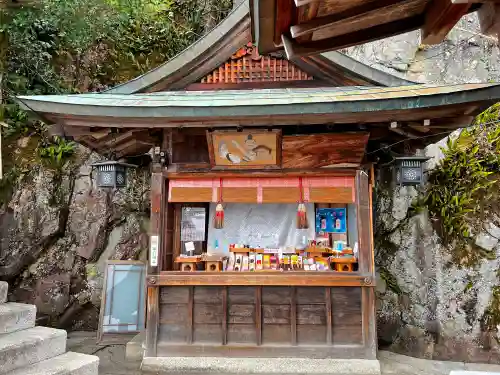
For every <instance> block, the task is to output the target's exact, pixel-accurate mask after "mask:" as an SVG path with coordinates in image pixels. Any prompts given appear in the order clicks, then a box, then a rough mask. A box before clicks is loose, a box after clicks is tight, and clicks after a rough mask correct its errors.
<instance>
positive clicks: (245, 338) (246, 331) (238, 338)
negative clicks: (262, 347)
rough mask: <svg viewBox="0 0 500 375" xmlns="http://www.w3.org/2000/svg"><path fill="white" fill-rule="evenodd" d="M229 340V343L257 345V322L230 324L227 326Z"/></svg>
mask: <svg viewBox="0 0 500 375" xmlns="http://www.w3.org/2000/svg"><path fill="white" fill-rule="evenodd" d="M227 342H228V343H229V344H230V343H235V344H247V345H249V344H250V345H256V343H257V335H256V332H255V324H229V325H228V327H227Z"/></svg>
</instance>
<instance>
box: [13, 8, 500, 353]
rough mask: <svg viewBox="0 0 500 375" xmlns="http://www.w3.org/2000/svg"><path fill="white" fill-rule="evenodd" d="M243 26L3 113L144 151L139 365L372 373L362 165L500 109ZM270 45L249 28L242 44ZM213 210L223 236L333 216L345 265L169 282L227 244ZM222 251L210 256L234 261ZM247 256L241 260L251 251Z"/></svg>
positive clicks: (369, 175) (220, 29) (491, 92)
mask: <svg viewBox="0 0 500 375" xmlns="http://www.w3.org/2000/svg"><path fill="white" fill-rule="evenodd" d="M278 2H279V3H280V1H278ZM260 3H264V2H262V1H261V2H259V1H257V0H254V1H253V8H252V7H251V9H253V10H252V12H254V11H256V10H258V11H259V14H262V13H261V10H262V8H258V7H257V6H258V5H259V4H260ZM270 3H273V2H270ZM297 3H298V4H296V5H295V6H296V7H302V6H303V5H304V6H305V5H307V4H309V5H308V6H313V5H314V3H312V2H308V1H297ZM306 3H307V4H306ZM393 3H399V2H393ZM417 3H418V1H417ZM370 4H371V3H370ZM424 5H425V4H424ZM418 6H419V7H422V5H418ZM277 9H278V10H279V9H281V8H279V7H278V8H277ZM419 9H420V8H419ZM344 12H346V11H344ZM251 14H252V17H253V18H251ZM255 17H256V16H255V15H253V13H250V12H249V5H248V4H247V3H242V4H241V5H240V6H238V7H237V8H236V9H234V10H233V12H232V13H231V14H230V15H229V17H228V18H227V19H225V20H224V21H223V22H222V23H221V24H220V25H218V26H217V28H215V29H214V30H213V31H212V32H211V33H209V34H207V35H206V36H205V37H204V38H202V39H200V40H199V41H198V42H196V43H194V44H193V45H192V46H191V47H189V48H188V49H187V50H185V51H183V52H182V53H181V54H179V55H178V56H176V57H174V58H173V59H172V60H171V61H169V62H167V63H165V64H163V65H161V66H159V67H158V68H156V69H154V70H152V71H151V72H148V73H146V74H145V75H143V76H140V77H137V78H136V79H134V80H132V81H129V82H126V83H125V84H122V85H119V86H117V87H115V88H113V89H110V90H108V91H107V92H103V93H89V94H79V95H54V96H21V97H19V98H18V102H19V104H20V105H21V106H23V107H24V108H25V109H26V110H29V111H34V112H36V113H37V114H38V115H39V116H42V117H43V119H44V120H45V121H46V122H47V123H48V124H51V125H52V127H51V129H52V131H53V132H54V133H55V134H60V135H64V136H67V137H72V138H73V139H75V140H76V141H78V142H80V143H81V144H83V145H86V146H87V147H90V148H91V149H93V150H95V151H96V152H98V153H101V154H103V155H107V153H108V152H109V150H112V151H113V152H114V153H115V155H116V157H118V158H124V159H126V158H127V157H128V156H132V155H137V154H141V153H146V152H148V151H150V150H152V155H153V164H152V168H151V228H150V236H151V248H150V258H149V264H148V274H147V280H146V281H147V319H146V325H147V328H146V343H145V347H146V349H145V363H151V362H147V361H153V362H154V360H155V359H158V358H168V357H198V356H209V357H210V356H211V357H225V358H229V357H256V358H318V359H319V358H323V359H331V358H337V359H345V360H348V359H353V358H357V359H366V360H371V361H373V360H375V359H376V350H377V341H376V320H375V294H374V288H375V267H374V253H373V229H372V225H373V223H372V204H373V202H372V189H373V185H374V183H375V181H374V164H373V163H374V162H375V161H376V159H377V158H378V157H379V156H381V155H382V156H383V154H386V153H387V150H390V152H392V153H395V154H402V153H403V152H404V151H405V150H406V149H408V148H411V149H416V148H423V147H425V146H426V145H427V144H429V143H432V142H435V141H437V140H439V139H441V138H443V137H444V136H445V134H446V133H449V132H452V131H454V130H455V129H458V128H460V127H464V126H468V125H470V124H471V122H472V120H473V118H474V116H475V115H477V114H478V113H480V111H482V110H484V109H486V108H487V107H488V106H490V105H491V104H493V103H495V102H497V101H498V100H499V99H500V86H498V85H495V84H490V83H485V84H462V85H450V86H433V85H418V84H415V83H413V82H408V81H404V80H401V79H399V78H397V77H394V76H391V75H389V74H386V73H383V72H380V71H377V70H375V69H372V68H370V67H368V66H366V65H363V64H361V63H359V62H356V61H354V60H352V59H349V58H347V57H346V56H344V55H342V54H340V53H338V52H328V53H322V54H317V55H313V56H309V55H301V56H298V57H297V58H294V59H292V60H289V59H287V57H286V54H284V53H283V51H276V50H275V48H274V47H273V48H272V49H273V51H272V52H270V53H268V54H261V53H259V52H258V50H257V49H256V48H255V44H254V43H253V42H252V27H251V21H253V22H254V25H253V28H254V29H255V28H257V29H258V28H259V27H260V26H259V23H257V24H256V23H255V22H257V20H256V19H255ZM259 22H261V23H262V20H260V21H259ZM270 22H271V23H272V20H271V21H270ZM260 25H261V24H260ZM257 29H256V30H257ZM273 30H274V29H273ZM254 33H255V30H254ZM275 35H276V34H275V33H274V32H271V31H266V29H263V31H262V30H261V31H260V34H259V38H258V39H257V43H261V42H262V40H263V39H265V38H268V37H270V38H271V39H273V38H274V37H275ZM259 50H260V51H262V50H261V49H260V44H259ZM222 202H223V203H224V205H226V207H225V209H226V211H227V215H228V216H227V220H228V223H229V222H230V221H229V220H230V215H231V214H230V213H231V212H234V211H231V209H234V210H237V209H238V207H243V206H238V205H247V206H251V207H252V209H254V210H260V209H262V207H263V206H265V205H269V204H271V205H275V206H272V207H274V208H273V209H274V212H277V211H279V210H281V209H283V212H285V209H286V207H290V205H292V206H294V207H296V205H297V203H298V202H303V203H304V204H307V205H308V207H309V208H308V210H311V211H310V212H309V214H310V216H313V217H314V214H315V212H320V211H319V210H321V209H327V211H325V212H330V211H328V210H329V209H330V210H336V209H340V210H341V211H340V212H346V213H347V215H348V217H347V219H346V220H347V221H348V222H347V223H345V226H346V227H347V228H345V231H344V232H343V233H338V234H335V233H332V234H331V235H329V236H327V237H326V240H327V241H329V243H330V245H331V246H333V243H335V244H338V243H347V242H349V243H350V244H351V245H352V247H353V248H355V249H356V253H355V254H356V259H355V261H356V266H355V267H354V268H349V271H348V272H340V271H339V270H338V269H337V268H336V269H328V270H322V271H312V270H310V269H309V265H308V268H307V269H306V268H300V267H298V269H295V270H288V268H287V270H283V271H278V270H277V269H273V268H270V269H267V270H266V271H264V270H262V272H259V271H258V270H254V272H251V271H246V270H243V271H240V269H239V268H238V269H235V268H234V267H233V268H230V267H227V268H225V269H224V270H223V271H219V270H215V271H211V270H210V269H208V268H206V269H204V268H203V266H198V265H196V266H195V267H194V268H190V271H189V272H187V268H185V269H186V271H185V272H183V271H181V264H182V259H184V262H186V259H187V258H183V256H185V253H186V252H187V253H189V252H196V254H197V255H199V257H200V259H196V260H194V263H195V264H198V263H201V262H202V258H203V256H206V255H207V253H209V252H211V251H213V250H214V249H215V250H221V249H219V246H220V244H223V243H226V242H227V241H229V240H227V238H224V237H216V240H215V241H212V240H211V239H213V238H214V236H220V235H221V233H225V232H223V231H222V229H220V228H214V226H213V225H212V218H213V217H214V207H215V204H216V203H222ZM287 205H288V206H287ZM193 208H196V209H199V210H202V212H204V214H203V216H202V217H204V218H205V221H204V223H205V227H204V228H202V230H201V232H202V234H200V236H199V237H195V239H194V240H193V239H191V240H190V239H186V238H188V237H189V236H187V235H186V234H185V233H184V232H183V231H184V230H189V229H192V228H189V226H187V225H184V224H183V223H184V214H185V213H186V212H188V211H189V210H191V209H193ZM342 210H343V211H342ZM321 212H322V211H321ZM332 212H333V211H332ZM267 214H269V215H271V214H273V213H272V212H267V213H266V211H264V216H265V215H267ZM349 218H350V220H348V219H349ZM316 224H318V223H316ZM245 225H246V224H245ZM322 225H323V222H322V223H321V226H322ZM321 226H320V227H318V228H320V229H319V231H320V232H321V230H322V229H321V228H323V227H321ZM312 228H314V225H312ZM325 228H326V223H325ZM339 228H340V226H339ZM217 231H218V232H217ZM313 232H314V230H313ZM190 233H191V232H190ZM308 233H309V232H308ZM313 234H314V233H313ZM316 234H317V233H316ZM334 234H335V235H334ZM190 235H193V234H192V233H191V234H190ZM303 237H304V238H305V234H304V235H303ZM189 238H191V237H189ZM226 240H227V241H226ZM224 241H226V242H224ZM234 245H235V244H234V243H232V246H229V249H228V248H224V249H222V250H224V251H225V254H234V253H235V252H237V250H235V246H234ZM224 246H225V245H224ZM224 246H222V245H221V247H224ZM252 246H254V247H255V248H252V249H251V250H250V249H249V250H243V252H245V251H246V253H247V256H249V257H251V256H252V255H251V254H250V255H249V254H248V253H252V254H254V256H255V254H262V253H264V250H265V249H260V248H259V247H258V246H256V245H255V244H253V245H252ZM308 246H309V248H306V249H305V250H304V248H302V249H301V250H300V251H302V252H307V251H309V252H310V251H311V250H310V246H311V245H308ZM236 247H238V246H236ZM308 249H309V250H308ZM267 250H269V249H267ZM267 250H266V251H267ZM271 250H273V249H271ZM239 251H240V252H241V250H239ZM297 251H298V250H297ZM320 252H321V251H320ZM350 254H352V253H350ZM264 255H265V254H264ZM281 255H283V254H280V256H281ZM301 256H302V255H301ZM189 259H192V258H189ZM237 259H242V258H238V256H237V257H236V260H237ZM243 259H244V258H243ZM247 259H248V258H247ZM250 259H251V258H250ZM257 259H258V258H257ZM264 259H265V258H264ZM283 259H287V258H286V257H283ZM291 259H292V260H293V259H294V258H291ZM318 259H319V258H318ZM284 262H286V260H285V261H284ZM218 267H219V265H217V267H215V269H218Z"/></svg>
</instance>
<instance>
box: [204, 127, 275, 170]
mask: <svg viewBox="0 0 500 375" xmlns="http://www.w3.org/2000/svg"><path fill="white" fill-rule="evenodd" d="M207 138H208V144H209V150H210V162H211V164H212V166H213V167H214V168H219V169H224V168H233V169H259V168H279V167H280V164H281V131H279V130H273V131H261V130H260V131H259V130H257V131H241V132H237V131H230V132H228V131H214V132H208V133H207Z"/></svg>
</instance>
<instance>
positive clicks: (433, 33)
mask: <svg viewBox="0 0 500 375" xmlns="http://www.w3.org/2000/svg"><path fill="white" fill-rule="evenodd" d="M470 7H471V4H470V3H465V4H464V3H461V4H457V3H453V0H432V1H431V2H430V3H429V5H428V7H427V9H426V12H425V23H424V26H423V28H422V44H437V43H441V42H442V41H443V40H444V38H446V35H448V33H449V32H450V31H451V29H452V28H453V27H454V26H455V24H456V23H457V22H458V21H459V20H460V18H462V16H464V15H465V14H467V12H468V11H469V8H470Z"/></svg>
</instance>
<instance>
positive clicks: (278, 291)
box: [262, 286, 292, 305]
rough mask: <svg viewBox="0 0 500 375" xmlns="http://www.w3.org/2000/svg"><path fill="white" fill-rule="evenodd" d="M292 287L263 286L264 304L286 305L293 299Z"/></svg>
mask: <svg viewBox="0 0 500 375" xmlns="http://www.w3.org/2000/svg"><path fill="white" fill-rule="evenodd" d="M291 289H292V288H290V287H282V286H265V287H263V288H262V304H263V305H284V304H289V303H290V301H291V299H290V298H291Z"/></svg>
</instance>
